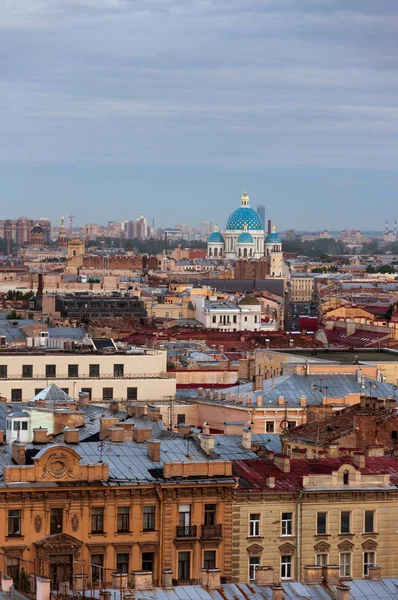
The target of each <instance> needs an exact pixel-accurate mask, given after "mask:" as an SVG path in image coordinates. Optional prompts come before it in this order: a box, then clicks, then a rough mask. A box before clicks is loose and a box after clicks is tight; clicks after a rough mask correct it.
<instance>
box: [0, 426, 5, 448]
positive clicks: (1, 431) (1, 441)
mask: <svg viewBox="0 0 398 600" xmlns="http://www.w3.org/2000/svg"><path fill="white" fill-rule="evenodd" d="M3 444H4V429H0V446H2V445H3Z"/></svg>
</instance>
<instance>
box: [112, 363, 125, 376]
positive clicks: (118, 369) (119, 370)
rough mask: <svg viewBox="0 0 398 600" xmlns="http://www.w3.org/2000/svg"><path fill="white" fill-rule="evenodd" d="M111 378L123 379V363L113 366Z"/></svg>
mask: <svg viewBox="0 0 398 600" xmlns="http://www.w3.org/2000/svg"><path fill="white" fill-rule="evenodd" d="M113 377H114V378H115V379H118V378H119V377H124V364H123V363H115V364H114V365H113Z"/></svg>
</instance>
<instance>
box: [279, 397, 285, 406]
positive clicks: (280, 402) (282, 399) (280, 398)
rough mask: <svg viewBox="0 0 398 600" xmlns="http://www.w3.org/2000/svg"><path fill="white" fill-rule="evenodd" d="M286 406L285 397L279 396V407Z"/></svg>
mask: <svg viewBox="0 0 398 600" xmlns="http://www.w3.org/2000/svg"><path fill="white" fill-rule="evenodd" d="M284 405H285V398H284V396H278V406H284Z"/></svg>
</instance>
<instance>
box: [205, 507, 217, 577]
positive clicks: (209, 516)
mask: <svg viewBox="0 0 398 600" xmlns="http://www.w3.org/2000/svg"><path fill="white" fill-rule="evenodd" d="M216 510H217V504H205V521H204V525H215V524H216ZM214 568H215V567H214Z"/></svg>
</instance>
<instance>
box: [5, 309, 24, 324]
mask: <svg viewBox="0 0 398 600" xmlns="http://www.w3.org/2000/svg"><path fill="white" fill-rule="evenodd" d="M7 319H9V320H10V321H18V320H19V319H22V315H20V314H19V313H17V311H16V310H15V308H13V309H12V311H11V312H9V313H8V315H7Z"/></svg>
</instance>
